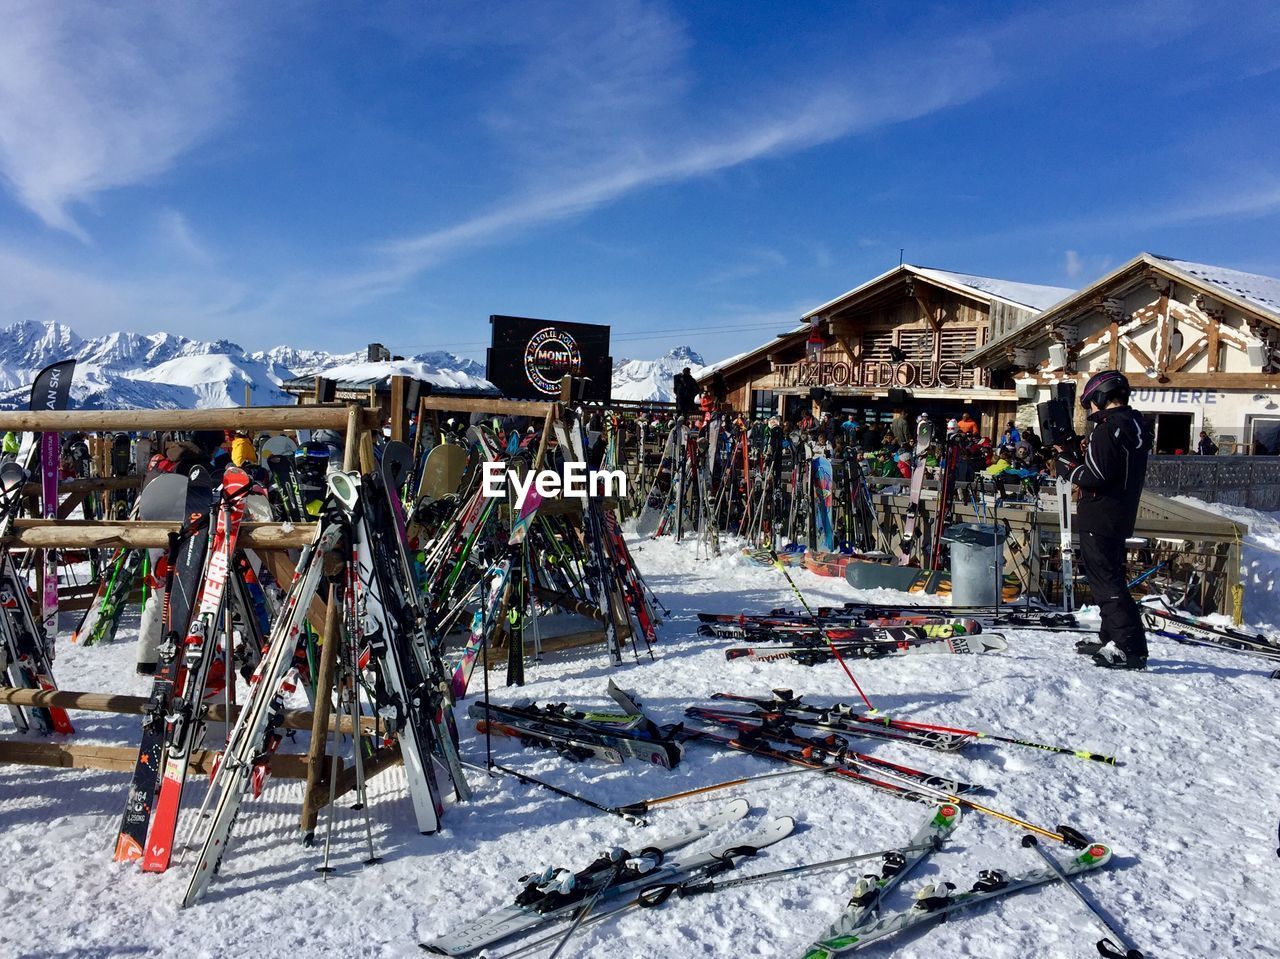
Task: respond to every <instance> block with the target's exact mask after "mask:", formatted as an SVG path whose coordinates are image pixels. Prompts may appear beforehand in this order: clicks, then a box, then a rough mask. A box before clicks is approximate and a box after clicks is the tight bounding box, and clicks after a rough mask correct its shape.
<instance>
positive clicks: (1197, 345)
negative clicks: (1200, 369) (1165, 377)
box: [1168, 337, 1206, 373]
mask: <svg viewBox="0 0 1280 959" xmlns="http://www.w3.org/2000/svg"><path fill="white" fill-rule="evenodd" d="M1205 349H1206V344H1205V339H1204V337H1200V338H1198V339H1197V340H1196V341H1195V342H1194V343H1192V344H1191V345H1190V346H1188V347H1187V348H1186V349H1185V350H1183V351H1182V352H1181V353H1179V354H1178V355H1177V356H1175V357H1174V358H1173V359H1172V360H1170V361H1169V366H1168V372H1170V373H1177V372H1180V371H1182V370H1184V369H1186V368H1187V364H1188V363H1190V362H1191V361H1192V360H1193V359H1195V358H1196V357H1197V356H1198V355H1199V354H1200V353H1202V352H1203V351H1204V350H1205Z"/></svg>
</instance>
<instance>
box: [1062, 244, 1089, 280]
mask: <svg viewBox="0 0 1280 959" xmlns="http://www.w3.org/2000/svg"><path fill="white" fill-rule="evenodd" d="M1062 269H1063V270H1064V271H1065V272H1066V274H1067V276H1069V277H1071V279H1073V280H1074V279H1075V278H1076V277H1077V276H1079V275H1080V271H1081V270H1083V269H1084V264H1083V263H1082V262H1081V261H1080V254H1079V253H1077V252H1076V251H1075V250H1067V255H1066V258H1065V260H1064V262H1063V265H1062Z"/></svg>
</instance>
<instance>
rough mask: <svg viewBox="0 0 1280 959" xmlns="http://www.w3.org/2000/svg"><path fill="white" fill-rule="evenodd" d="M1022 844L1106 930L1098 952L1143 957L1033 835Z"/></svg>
mask: <svg viewBox="0 0 1280 959" xmlns="http://www.w3.org/2000/svg"><path fill="white" fill-rule="evenodd" d="M1022 845H1023V846H1029V847H1031V848H1032V849H1034V850H1035V851H1036V852H1038V853H1039V854H1040V858H1041V859H1043V860H1044V861H1045V862H1046V863H1048V864H1049V867H1050V868H1051V869H1052V870H1053V871H1054V872H1056V873H1057V874H1058V878H1059V879H1061V880H1062V884H1063V885H1064V886H1066V887H1067V888H1068V889H1070V890H1071V892H1072V894H1074V895H1075V897H1076V898H1077V899H1079V900H1080V901H1081V902H1082V903H1084V905H1085V908H1086V909H1088V910H1089V911H1090V912H1091V913H1093V915H1094V918H1096V919H1097V920H1098V923H1099V925H1101V926H1102V928H1103V929H1105V930H1106V931H1107V933H1108V936H1110V937H1111V938H1108V936H1103V937H1102V938H1101V939H1099V940H1098V943H1097V945H1098V952H1100V953H1101V954H1102V955H1104V956H1107V957H1108V959H1143V956H1142V951H1141V950H1140V949H1139V948H1138V947H1137V946H1135V945H1134V944H1133V943H1132V942H1131V941H1130V940H1129V939H1128V938H1127V937H1126V936H1125V935H1124V933H1122V932H1121V931H1120V930H1119V929H1117V928H1116V927H1115V926H1113V925H1112V924H1111V923H1110V922H1108V921H1107V917H1106V916H1104V915H1103V914H1102V911H1101V910H1100V909H1098V907H1097V906H1095V905H1094V904H1093V903H1091V902H1090V901H1089V900H1088V899H1086V898H1085V895H1084V893H1082V892H1081V891H1080V890H1079V888H1077V886H1076V884H1075V883H1073V882H1072V881H1071V878H1070V877H1069V876H1068V875H1067V874H1066V873H1065V872H1063V870H1062V866H1061V865H1059V863H1058V860H1056V859H1054V858H1053V857H1052V856H1051V855H1049V854H1048V853H1047V852H1045V851H1044V849H1042V848H1041V847H1040V843H1039V841H1038V840H1037V839H1036V837H1035V836H1031V835H1027V836H1023V837H1022ZM1112 938H1114V939H1115V940H1116V941H1117V942H1119V943H1120V946H1123V947H1124V951H1123V952H1122V951H1121V950H1120V946H1117V945H1116V943H1115V942H1112V941H1111V939H1112Z"/></svg>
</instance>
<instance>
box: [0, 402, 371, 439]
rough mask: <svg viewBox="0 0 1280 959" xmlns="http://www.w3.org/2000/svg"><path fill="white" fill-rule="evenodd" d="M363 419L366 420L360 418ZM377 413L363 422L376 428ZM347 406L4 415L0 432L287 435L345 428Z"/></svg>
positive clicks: (16, 412)
mask: <svg viewBox="0 0 1280 959" xmlns="http://www.w3.org/2000/svg"><path fill="white" fill-rule="evenodd" d="M362 415H363V414H362ZM377 418H378V415H377V412H376V411H368V415H363V420H362V421H372V422H376V421H377ZM347 421H348V414H347V409H346V407H345V406H336V405H334V406H314V405H311V406H254V407H250V408H249V409H245V408H243V407H230V408H228V409H216V410H49V411H38V412H36V411H30V410H3V411H0V432H3V431H5V430H13V431H14V432H15V433H20V432H23V431H24V430H25V431H27V432H34V433H40V432H44V431H56V432H63V433H66V432H71V431H75V430H84V431H87V432H92V431H95V430H116V431H120V430H129V431H134V430H222V429H242V430H257V429H269V430H288V429H331V430H343V429H345V428H346V426H347Z"/></svg>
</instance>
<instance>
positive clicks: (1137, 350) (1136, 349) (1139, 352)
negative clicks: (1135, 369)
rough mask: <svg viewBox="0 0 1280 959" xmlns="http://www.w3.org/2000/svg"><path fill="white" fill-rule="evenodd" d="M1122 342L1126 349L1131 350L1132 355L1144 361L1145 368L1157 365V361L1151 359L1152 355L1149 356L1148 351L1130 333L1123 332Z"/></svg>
mask: <svg viewBox="0 0 1280 959" xmlns="http://www.w3.org/2000/svg"><path fill="white" fill-rule="evenodd" d="M1120 342H1121V343H1123V344H1124V346H1125V349H1127V350H1128V351H1129V353H1130V355H1132V356H1134V357H1136V358H1137V359H1138V360H1139V361H1140V362H1141V363H1142V365H1143V367H1144V368H1148V369H1149V368H1151V367H1154V366H1155V365H1156V364H1155V361H1154V360H1153V359H1151V357H1149V356H1147V353H1146V351H1145V350H1144V349H1143V348H1142V347H1140V346H1139V345H1138V344H1137V343H1135V342H1134V341H1133V337H1131V336H1129V334H1127V333H1125V334H1122V335H1121V337H1120Z"/></svg>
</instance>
